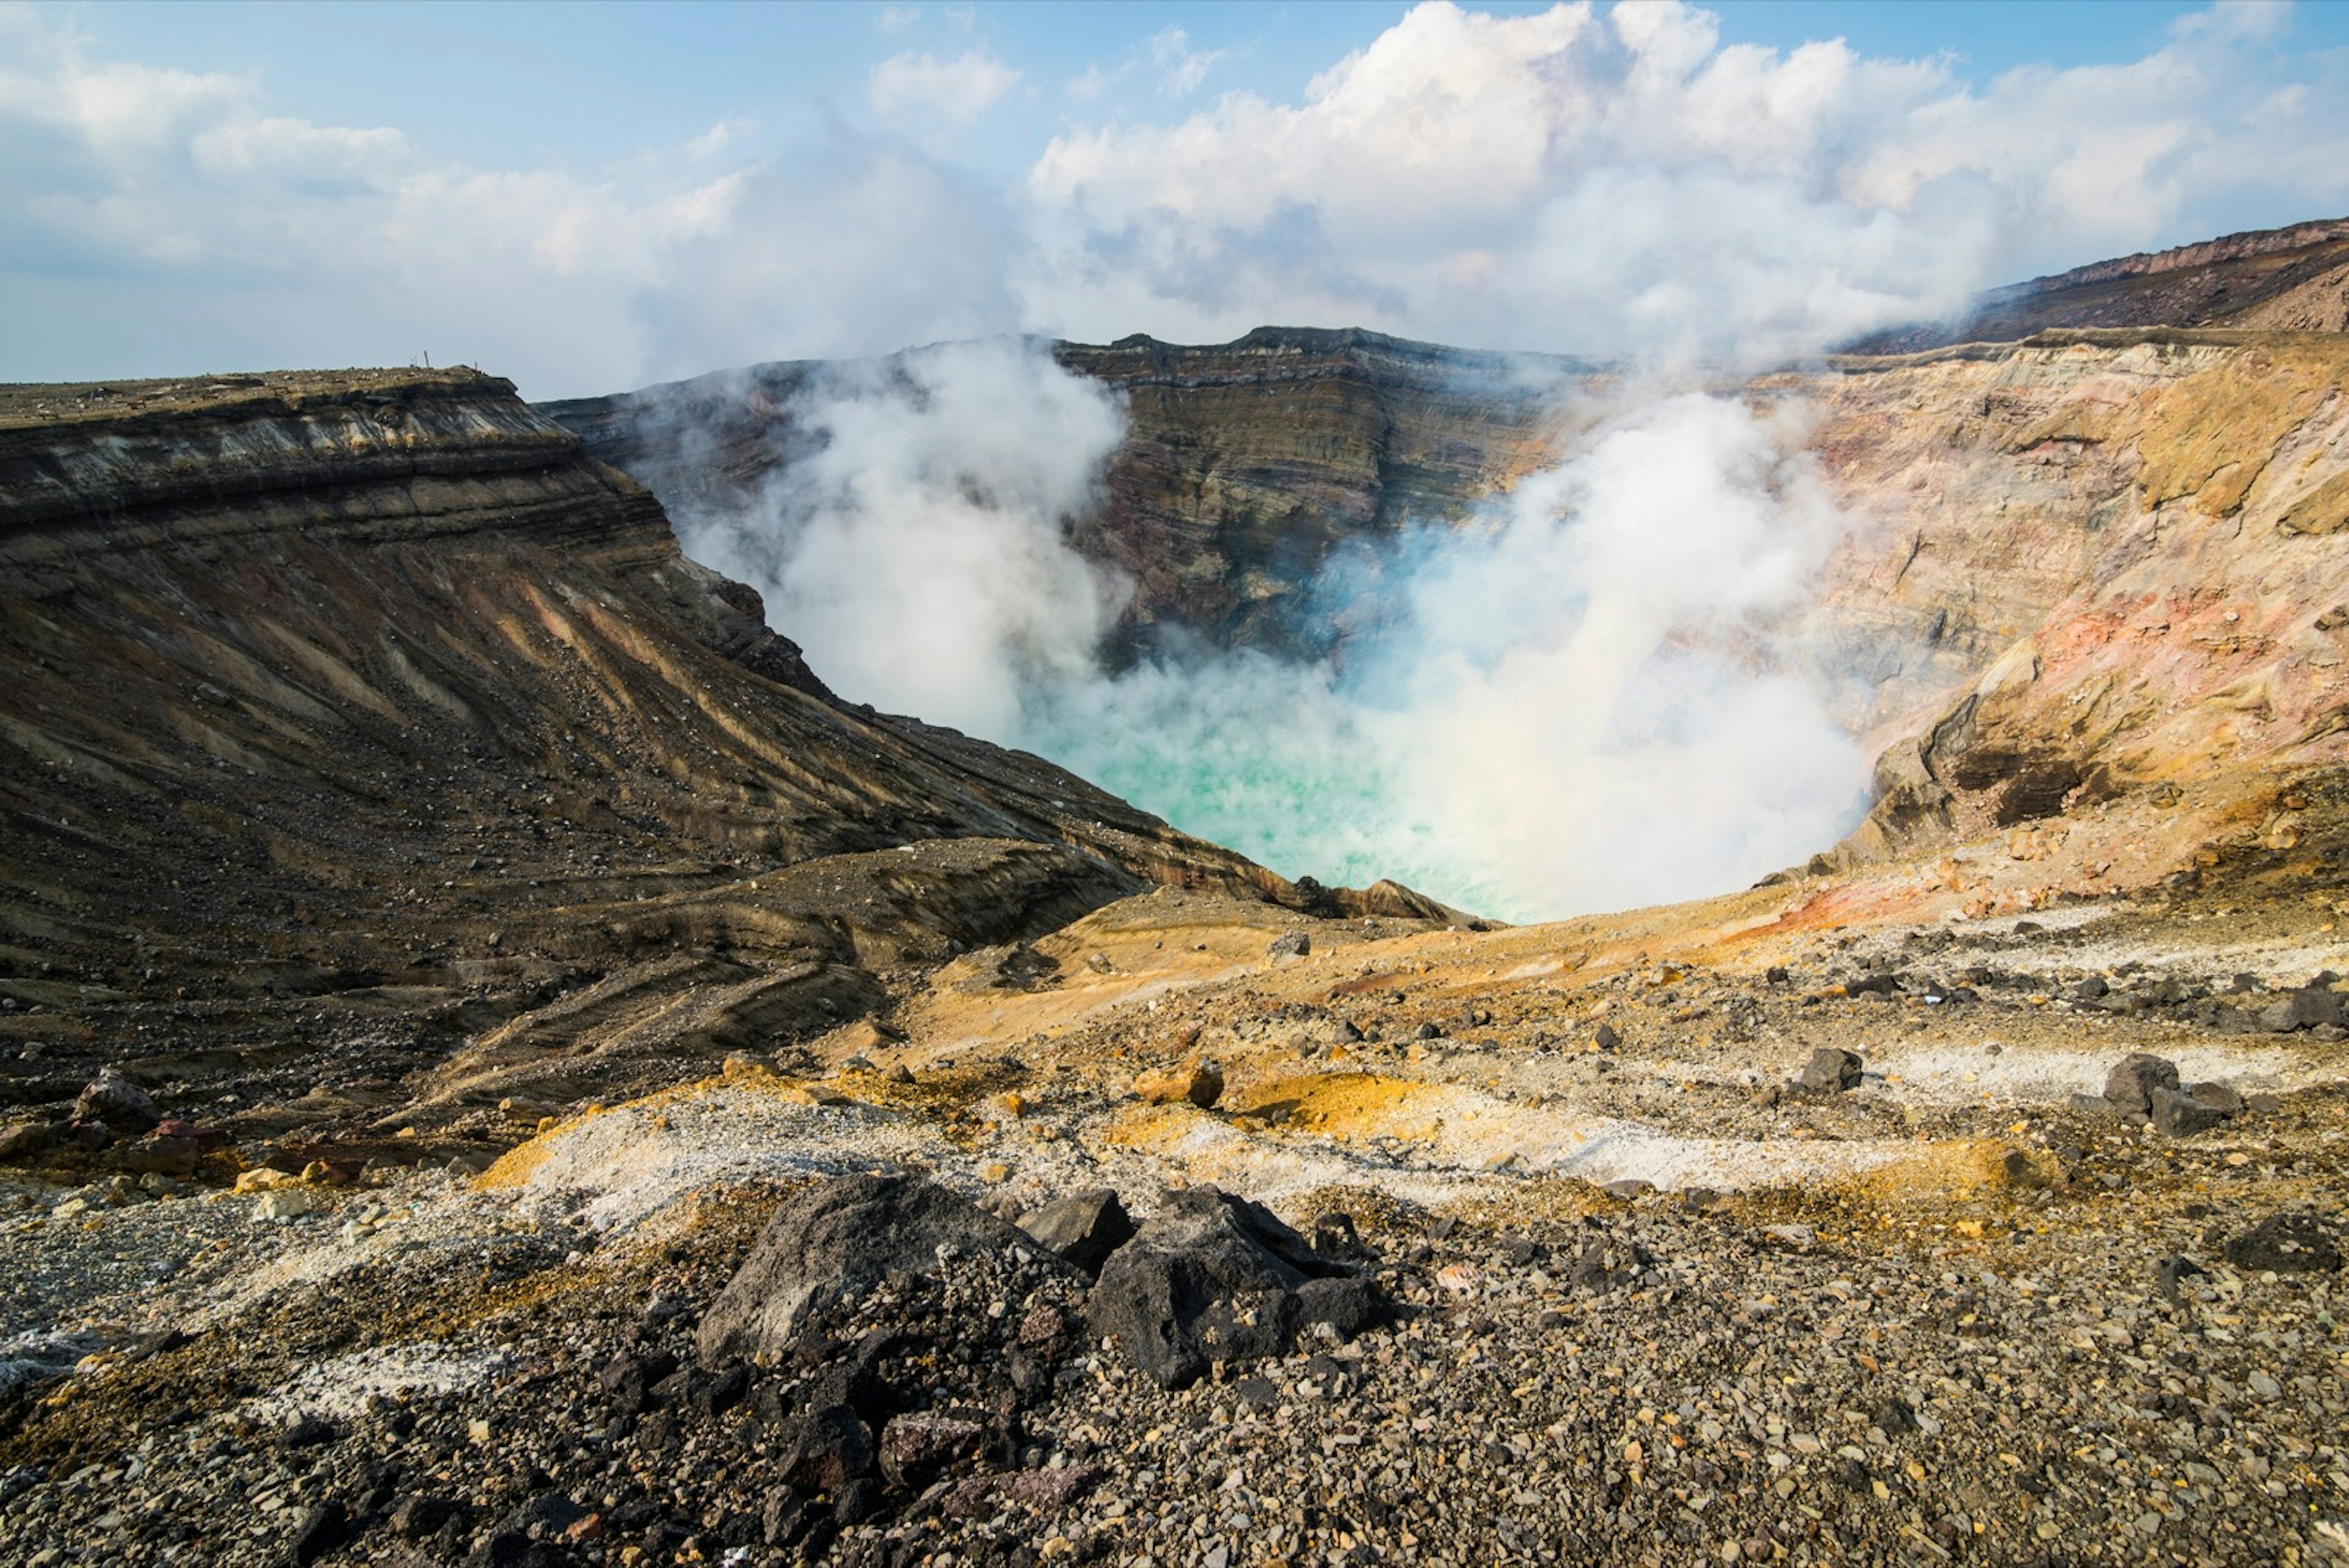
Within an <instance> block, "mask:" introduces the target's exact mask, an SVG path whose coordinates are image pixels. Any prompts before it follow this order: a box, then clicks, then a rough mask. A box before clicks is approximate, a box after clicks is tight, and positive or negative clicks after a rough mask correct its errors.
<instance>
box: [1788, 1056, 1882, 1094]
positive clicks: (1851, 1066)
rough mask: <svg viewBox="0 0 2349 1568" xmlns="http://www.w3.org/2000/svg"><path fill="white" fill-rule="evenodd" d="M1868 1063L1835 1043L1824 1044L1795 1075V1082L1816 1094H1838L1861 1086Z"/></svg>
mask: <svg viewBox="0 0 2349 1568" xmlns="http://www.w3.org/2000/svg"><path fill="white" fill-rule="evenodd" d="M1866 1066H1867V1064H1865V1063H1864V1062H1862V1061H1861V1060H1860V1059H1859V1057H1857V1055H1855V1054H1852V1053H1851V1052H1849V1051H1843V1050H1838V1049H1837V1048H1836V1047H1835V1046H1833V1045H1822V1046H1820V1047H1819V1048H1818V1049H1817V1050H1816V1051H1814V1052H1812V1053H1811V1059H1810V1060H1809V1061H1808V1062H1806V1063H1804V1064H1803V1070H1802V1071H1801V1072H1799V1073H1797V1074H1795V1083H1796V1084H1798V1085H1801V1086H1802V1087H1804V1088H1806V1089H1808V1090H1810V1091H1811V1092H1812V1093H1813V1094H1816V1095H1832V1094H1837V1093H1840V1092H1841V1091H1843V1090H1845V1089H1856V1088H1857V1087H1858V1086H1859V1080H1860V1075H1861V1074H1862V1073H1863V1072H1864V1071H1865V1070H1866Z"/></svg>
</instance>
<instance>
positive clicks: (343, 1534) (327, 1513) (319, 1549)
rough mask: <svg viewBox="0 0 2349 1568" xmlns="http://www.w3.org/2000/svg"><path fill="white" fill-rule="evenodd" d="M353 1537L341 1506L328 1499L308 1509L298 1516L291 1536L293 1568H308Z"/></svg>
mask: <svg viewBox="0 0 2349 1568" xmlns="http://www.w3.org/2000/svg"><path fill="white" fill-rule="evenodd" d="M353 1533H354V1532H353V1530H352V1527H351V1516H350V1513H349V1511H347V1510H346V1509H345V1508H344V1507H343V1505H342V1504H341V1503H339V1502H336V1501H333V1500H332V1499H329V1500H327V1501H325V1502H322V1503H319V1504H317V1505H316V1506H315V1507H313V1508H311V1509H310V1510H309V1511H307V1512H305V1513H304V1514H303V1515H302V1521H301V1523H300V1524H299V1525H298V1526H296V1527H295V1532H294V1549H293V1552H292V1556H293V1560H294V1565H295V1568H310V1564H311V1563H316V1562H317V1561H318V1560H319V1559H320V1558H322V1557H324V1556H326V1554H327V1553H328V1552H333V1551H335V1550H336V1548H338V1547H340V1546H341V1545H342V1544H343V1543H344V1542H347V1541H348V1540H350V1538H351V1536H352V1534H353Z"/></svg>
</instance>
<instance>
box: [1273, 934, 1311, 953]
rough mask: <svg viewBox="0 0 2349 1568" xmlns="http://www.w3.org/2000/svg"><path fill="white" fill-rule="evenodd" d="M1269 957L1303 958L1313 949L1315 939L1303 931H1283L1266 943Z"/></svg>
mask: <svg viewBox="0 0 2349 1568" xmlns="http://www.w3.org/2000/svg"><path fill="white" fill-rule="evenodd" d="M1264 950H1265V956H1266V957H1268V958H1303V957H1304V956H1305V955H1306V954H1307V953H1309V952H1311V951H1312V950H1313V939H1312V938H1310V937H1309V936H1307V935H1306V934H1305V933H1304V932H1303V931H1283V932H1281V933H1280V935H1278V936H1277V937H1275V938H1273V939H1272V940H1271V941H1269V942H1268V943H1266V944H1265V949H1264Z"/></svg>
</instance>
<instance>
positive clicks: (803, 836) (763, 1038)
mask: <svg viewBox="0 0 2349 1568" xmlns="http://www.w3.org/2000/svg"><path fill="white" fill-rule="evenodd" d="M0 628H5V648H6V650H7V651H6V653H5V669H6V674H7V679H6V680H5V681H0V822H5V828H0V1096H5V1098H6V1099H8V1100H10V1101H13V1102H15V1103H18V1104H41V1103H47V1102H52V1101H54V1102H59V1103H63V1102H69V1101H70V1100H71V1099H72V1097H73V1096H74V1095H75V1094H76V1093H77V1092H78V1089H79V1087H80V1085H82V1084H83V1083H85V1082H87V1081H88V1079H89V1076H90V1072H91V1070H92V1068H94V1067H95V1066H96V1065H97V1064H98V1063H99V1062H102V1061H109V1060H110V1061H117V1062H121V1063H124V1064H127V1065H128V1066H129V1069H130V1071H131V1073H132V1075H133V1076H134V1077H136V1078H138V1079H139V1080H140V1082H143V1083H145V1084H147V1085H148V1086H150V1087H155V1086H158V1085H161V1084H163V1083H165V1082H168V1081H173V1080H183V1081H187V1082H191V1083H194V1082H202V1081H205V1080H206V1079H207V1078H211V1079H214V1080H220V1079H224V1078H234V1079H236V1080H237V1081H238V1082H240V1083H243V1081H244V1080H245V1079H246V1078H248V1077H252V1076H254V1075H263V1076H264V1077H266V1076H268V1075H270V1074H271V1073H273V1072H274V1073H277V1074H280V1075H282V1077H283V1080H284V1082H285V1087H286V1088H287V1089H288V1090H289V1091H291V1092H292V1093H294V1094H296V1095H300V1094H304V1093H305V1092H307V1091H311V1090H316V1091H317V1093H316V1095H315V1096H312V1097H311V1099H310V1101H309V1105H310V1107H311V1108H310V1109H309V1110H307V1111H305V1112H304V1113H303V1116H304V1117H305V1118H306V1120H307V1121H308V1122H310V1123H312V1124H316V1125H319V1126H355V1127H366V1126H368V1125H371V1124H372V1123H373V1122H374V1121H375V1120H376V1119H377V1118H378V1116H386V1115H388V1114H390V1113H391V1112H392V1111H393V1110H394V1109H395V1108H396V1107H397V1106H398V1105H399V1104H401V1103H403V1100H404V1093H405V1092H404V1091H401V1090H399V1089H398V1088H396V1087H392V1088H386V1087H384V1086H383V1085H397V1084H398V1081H399V1080H400V1079H401V1078H402V1076H403V1075H409V1074H411V1073H416V1074H427V1073H429V1074H430V1075H431V1076H430V1077H429V1088H430V1091H431V1096H432V1099H433V1105H434V1106H437V1109H436V1110H435V1112H434V1117H435V1118H437V1124H438V1125H444V1126H446V1127H450V1128H461V1127H476V1124H479V1125H478V1127H476V1130H477V1131H479V1132H481V1135H482V1136H484V1137H495V1138H498V1139H502V1140H505V1141H510V1140H511V1138H512V1137H514V1136H519V1134H518V1133H517V1132H510V1131H506V1130H504V1129H505V1128H507V1127H510V1126H515V1125H518V1127H519V1131H520V1132H527V1130H528V1127H529V1123H528V1121H527V1120H520V1121H519V1122H518V1124H517V1117H520V1116H523V1115H524V1114H525V1113H531V1114H534V1113H535V1111H538V1110H551V1109H557V1108H560V1107H561V1106H564V1105H567V1104H569V1103H572V1102H573V1101H574V1100H575V1099H577V1098H580V1097H586V1096H592V1095H594V1094H596V1093H602V1092H608V1091H610V1090H614V1089H617V1088H622V1087H626V1086H628V1085H635V1084H640V1083H643V1082H646V1081H647V1080H655V1081H657V1080H659V1079H662V1078H667V1077H674V1076H675V1075H677V1074H678V1072H679V1071H689V1070H695V1069H693V1068H692V1064H693V1063H695V1062H696V1061H699V1060H704V1059H708V1058H711V1057H714V1056H715V1055H717V1054H722V1053H724V1052H726V1051H729V1050H735V1049H742V1048H745V1047H757V1048H761V1049H767V1048H772V1047H774V1046H776V1045H778V1044H788V1043H789V1042H790V1041H792V1039H794V1038H802V1037H805V1036H807V1035H810V1034H812V1033H821V1032H823V1031H824V1030H827V1029H829V1028H832V1027H833V1026H834V1025H835V1024H837V1023H842V1022H844V1021H845V1020H846V1019H847V1018H849V1017H852V1016H854V1014H855V1013H857V1012H862V1011H864V1010H866V1009H868V1008H870V1007H872V1006H874V1005H876V1004H879V1003H880V1002H883V1001H884V1000H885V997H886V995H887V987H886V984H885V981H883V979H881V978H880V977H881V976H882V975H883V974H885V972H887V971H892V969H893V967H894V966H903V965H908V964H912V965H921V964H928V963H936V962H940V961H944V960H945V959H947V957H948V956H950V955H951V954H952V953H954V952H955V951H957V950H960V949H962V948H965V947H972V946H978V945H982V944H986V943H993V942H1005V941H1015V940H1021V939H1023V938H1027V937H1030V936H1034V935H1038V934H1040V933H1042V932H1044V931H1047V930H1050V929H1054V928H1056V927H1058V926H1060V925H1062V924H1064V923H1065V922H1066V921H1068V920H1069V919H1072V918H1074V917H1075V916H1077V915H1079V914H1081V913H1083V912H1084V911H1085V910H1087V909H1093V908H1096V907H1099V906H1100V905H1102V903H1105V902H1107V901H1109V900H1111V899H1112V898H1119V897H1123V896H1124V895H1126V894H1129V893H1132V892H1133V891H1135V890H1137V889H1139V888H1143V887H1146V886H1148V885H1149V884H1150V883H1151V882H1153V881H1167V882H1174V883H1180V884H1196V885H1200V886H1205V887H1212V888H1222V889H1225V890H1226V891H1236V892H1239V893H1242V894H1244V895H1247V896H1251V897H1254V896H1261V895H1272V896H1278V897H1282V898H1290V899H1292V900H1296V899H1297V898H1298V897H1299V896H1298V895H1297V894H1296V893H1295V892H1294V890H1293V889H1291V888H1289V887H1288V884H1287V883H1285V882H1283V881H1282V880H1281V879H1280V878H1278V877H1274V876H1273V875H1272V874H1271V873H1269V872H1267V871H1265V870H1264V869H1263V868H1262V867H1257V866H1254V865H1252V864H1251V863H1249V862H1247V861H1246V860H1244V859H1242V858H1241V857H1237V856H1236V855H1232V854H1229V853H1228V852H1226V851H1223V850H1220V849H1217V848H1216V847H1214V846H1210V845H1206V844H1203V843H1201V842H1199V841H1197V840H1195V839H1191V838H1188V837H1186V836H1184V835H1181V834H1179V833H1175V832H1174V831H1172V830H1171V829H1169V828H1167V827H1166V826H1165V825H1164V824H1163V823H1161V822H1159V821H1158V820H1157V819H1155V818H1154V817H1151V816H1148V815H1144V814H1143V813H1141V812H1138V811H1135V810H1133V808H1131V807H1129V806H1127V805H1124V804H1123V802H1120V801H1118V800H1116V799H1114V798H1112V796H1109V795H1107V794H1103V793H1102V792H1101V791H1100V790H1097V789H1094V788H1093V787H1092V786H1091V785H1089V784H1085V783H1083V782H1082V781H1081V780H1079V779H1077V778H1075V777H1073V776H1071V775H1070V774H1067V773H1064V772H1062V771H1061V770H1060V769H1058V768H1055V767H1052V766H1050V764H1048V763H1044V762H1042V761H1040V759H1038V758H1035V757H1032V756H1027V755H1024V754H1021V753H1010V752H1006V751H1003V750H1000V749H999V748H997V747H993V746H989V745H987V744H985V743H983V742H977V741H974V740H971V739H970V738H968V737H967V736H963V735H960V734H957V733H955V732H950V731H944V730H939V729H935V728H931V727H928V726H925V725H922V724H920V723H917V722H911V721H902V720H894V719H890V718H886V717H885V716H882V715H878V714H874V713H872V712H869V711H863V710H858V709H852V708H849V707H846V706H844V705H843V704H841V703H839V702H838V701H834V700H832V699H831V698H830V697H829V694H828V693H827V692H826V691H824V689H823V684H822V683H821V682H820V681H819V680H816V679H815V678H814V676H813V675H812V673H811V672H810V671H808V670H807V669H806V667H805V665H804V663H803V662H802V660H801V659H800V658H799V656H798V650H797V649H795V648H793V647H792V645H791V644H790V643H789V642H788V641H787V640H786V639H783V638H781V637H780V636H778V635H776V634H775V633H774V632H773V631H772V630H771V629H770V628H768V627H767V626H766V625H765V622H764V618H763V615H762V610H761V605H760V602H759V599H758V596H757V595H756V594H754V593H751V592H750V590H748V589H746V588H744V587H741V586H740V585H739V584H734V583H730V582H727V581H725V580H724V579H722V578H720V577H719V576H716V575H715V574H713V573H711V572H709V571H707V570H705V569H703V568H701V567H699V566H695V565H694V564H692V563H690V562H688V561H687V560H685V559H684V558H683V557H682V556H680V555H679V553H678V547H677V544H676V541H675V539H674V537H673V536H672V535H671V533H670V530H669V527H668V524H667V519H666V517H665V515H664V514H663V513H662V510H661V507H660V504H659V503H658V502H657V500H656V499H655V498H654V496H653V495H652V493H650V492H648V491H647V490H646V489H645V488H644V487H643V486H642V485H640V484H638V483H636V482H635V481H633V480H631V479H629V478H628V477H627V476H626V475H625V474H623V473H621V472H618V471H616V470H615V469H612V468H610V467H607V466H605V465H604V464H602V463H599V462H595V461H594V460H593V459H592V458H590V457H589V456H588V455H587V454H586V453H585V452H584V451H583V450H582V448H581V445H580V442H579V441H578V439H577V438H576V437H575V436H574V435H572V434H571V433H570V432H569V431H564V429H562V428H561V427H559V426H557V425H555V424H554V423H552V422H551V421H547V420H545V419H544V418H543V417H541V416H540V415H538V414H536V413H534V412H533V411H532V410H530V409H529V408H528V407H527V406H526V405H524V404H523V403H522V402H521V401H520V400H517V399H516V398H515V397H514V396H513V393H512V388H511V386H509V385H508V384H507V383H505V382H503V381H500V380H497V379H492V378H490V377H485V376H481V375H479V374H476V373H473V372H471V371H462V370H460V371H449V372H431V371H412V370H401V371H353V372H337V373H332V374H325V373H321V374H307V375H292V374H288V375H271V376H265V377H241V378H233V379H222V380H214V381H202V382H190V383H178V384H161V383H134V384H124V385H120V386H114V387H29V388H13V389H7V390H6V391H5V393H0ZM469 1040H470V1041H471V1044H470V1045H467V1046H465V1047H464V1049H465V1050H466V1051H468V1052H470V1053H471V1054H470V1055H467V1056H465V1057H463V1058H462V1059H461V1061H460V1065H461V1066H462V1067H463V1068H464V1069H465V1070H463V1071H456V1072H453V1073H452V1072H451V1071H450V1070H449V1069H447V1068H446V1067H445V1066H444V1065H443V1063H444V1058H446V1057H447V1056H448V1054H449V1053H450V1051H451V1050H452V1049H456V1048H458V1047H459V1046H460V1043H463V1042H466V1041H469ZM328 1046H332V1047H333V1048H334V1053H333V1054H334V1064H333V1065H331V1066H329V1065H328V1064H327V1061H326V1058H323V1057H322V1056H321V1055H320V1054H319V1053H320V1051H321V1049H322V1048H324V1047H328ZM271 1064H279V1065H277V1066H276V1067H274V1068H273V1067H272V1066H271ZM329 1080H332V1081H331V1082H330V1081H329ZM344 1081H348V1082H350V1083H353V1084H361V1083H374V1084H376V1085H378V1087H377V1088H373V1089H352V1090H350V1091H348V1092H345V1091H343V1090H342V1089H339V1088H337V1087H336V1085H337V1084H339V1083H342V1082H344ZM421 1081H423V1080H419V1082H421ZM501 1099H506V1100H511V1101H512V1102H513V1106H512V1109H511V1111H510V1112H509V1113H508V1114H507V1115H505V1116H500V1115H498V1114H496V1113H494V1112H492V1111H490V1110H489V1109H488V1108H487V1107H488V1106H492V1105H494V1104H495V1103H496V1102H497V1101H499V1100H501ZM60 1114H62V1113H60ZM273 1125H275V1124H273ZM432 1125H436V1123H435V1122H432V1121H428V1123H427V1126H428V1127H429V1126H432Z"/></svg>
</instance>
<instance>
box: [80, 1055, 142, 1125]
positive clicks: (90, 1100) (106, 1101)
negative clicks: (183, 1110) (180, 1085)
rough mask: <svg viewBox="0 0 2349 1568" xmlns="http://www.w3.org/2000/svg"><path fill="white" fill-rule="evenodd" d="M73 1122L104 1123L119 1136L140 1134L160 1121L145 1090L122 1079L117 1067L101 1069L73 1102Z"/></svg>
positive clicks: (120, 1070) (126, 1079)
mask: <svg viewBox="0 0 2349 1568" xmlns="http://www.w3.org/2000/svg"><path fill="white" fill-rule="evenodd" d="M74 1116H75V1117H76V1119H78V1120H80V1121H85V1122H104V1123H105V1124H106V1125H107V1126H108V1127H111V1128H113V1129H114V1130H115V1131H116V1132H118V1133H143V1132H145V1131H146V1130H147V1129H148V1128H149V1127H153V1126H154V1125H155V1124H156V1123H157V1122H159V1121H161V1120H162V1119H163V1114H162V1113H161V1112H160V1111H159V1110H157V1109H156V1108H155V1102H154V1100H153V1099H152V1098H150V1096H149V1095H148V1093H147V1091H146V1090H144V1089H142V1088H140V1086H139V1085H136V1084H134V1083H132V1082H131V1081H130V1080H129V1078H126V1077H124V1076H123V1075H122V1069H121V1068H119V1067H113V1066H108V1067H100V1068H99V1069H98V1076H97V1077H95V1078H92V1079H91V1080H90V1081H89V1084H88V1087H86V1088H84V1089H83V1090H82V1092H81V1098H79V1099H78V1100H77V1101H75V1102H74Z"/></svg>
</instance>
